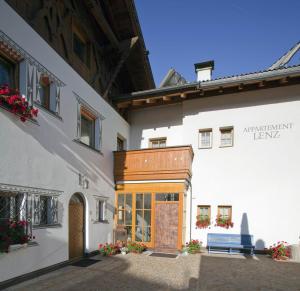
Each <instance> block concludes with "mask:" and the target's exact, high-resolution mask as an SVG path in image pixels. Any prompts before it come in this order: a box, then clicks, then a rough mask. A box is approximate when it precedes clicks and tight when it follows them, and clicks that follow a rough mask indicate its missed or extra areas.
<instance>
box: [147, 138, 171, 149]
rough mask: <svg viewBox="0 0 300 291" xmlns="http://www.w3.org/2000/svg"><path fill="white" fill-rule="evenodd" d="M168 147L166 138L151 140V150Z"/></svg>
mask: <svg viewBox="0 0 300 291" xmlns="http://www.w3.org/2000/svg"><path fill="white" fill-rule="evenodd" d="M166 146H167V138H166V137H158V138H150V139H149V148H165V147H166Z"/></svg>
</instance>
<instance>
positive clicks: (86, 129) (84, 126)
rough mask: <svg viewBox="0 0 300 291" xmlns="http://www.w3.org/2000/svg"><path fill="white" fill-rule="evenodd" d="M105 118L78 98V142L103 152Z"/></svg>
mask: <svg viewBox="0 0 300 291" xmlns="http://www.w3.org/2000/svg"><path fill="white" fill-rule="evenodd" d="M102 120H103V117H102V116H101V115H100V114H99V113H98V112H97V111H95V110H94V109H93V108H92V107H91V106H89V105H88V104H87V103H86V102H84V101H83V100H82V99H81V98H79V97H78V110H77V140H78V141H79V142H80V143H82V144H85V145H87V146H89V147H91V148H93V149H96V150H98V151H101V146H102Z"/></svg>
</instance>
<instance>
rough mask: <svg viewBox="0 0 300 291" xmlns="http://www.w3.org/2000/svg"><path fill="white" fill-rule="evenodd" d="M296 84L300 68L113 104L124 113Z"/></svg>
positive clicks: (136, 96)
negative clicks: (196, 99)
mask: <svg viewBox="0 0 300 291" xmlns="http://www.w3.org/2000/svg"><path fill="white" fill-rule="evenodd" d="M294 84H300V65H298V66H293V67H288V68H280V69H276V70H268V71H262V72H256V73H250V74H244V75H238V76H232V77H226V78H220V79H214V80H210V81H205V82H194V83H189V84H184V85H180V86H170V87H163V88H158V89H152V90H146V91H140V92H133V93H131V94H128V95H123V96H119V97H115V98H113V102H114V104H115V105H116V106H117V107H118V108H119V109H120V110H121V111H124V110H128V109H135V108H140V107H148V106H155V105H163V104H172V103H179V102H182V101H184V100H187V99H195V98H204V97H212V96H219V95H224V94H232V93H238V92H243V91H251V90H261V89H266V88H274V87H280V86H289V85H294Z"/></svg>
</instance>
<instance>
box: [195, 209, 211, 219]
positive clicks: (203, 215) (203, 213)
mask: <svg viewBox="0 0 300 291" xmlns="http://www.w3.org/2000/svg"><path fill="white" fill-rule="evenodd" d="M197 220H198V221H210V206H209V205H198V207H197Z"/></svg>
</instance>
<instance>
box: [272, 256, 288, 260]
mask: <svg viewBox="0 0 300 291" xmlns="http://www.w3.org/2000/svg"><path fill="white" fill-rule="evenodd" d="M288 259H289V257H286V256H280V257H277V258H276V259H275V261H286V260H288Z"/></svg>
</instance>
